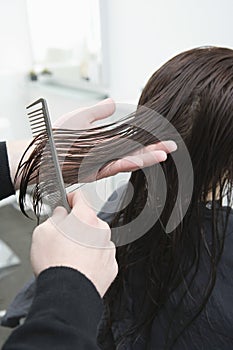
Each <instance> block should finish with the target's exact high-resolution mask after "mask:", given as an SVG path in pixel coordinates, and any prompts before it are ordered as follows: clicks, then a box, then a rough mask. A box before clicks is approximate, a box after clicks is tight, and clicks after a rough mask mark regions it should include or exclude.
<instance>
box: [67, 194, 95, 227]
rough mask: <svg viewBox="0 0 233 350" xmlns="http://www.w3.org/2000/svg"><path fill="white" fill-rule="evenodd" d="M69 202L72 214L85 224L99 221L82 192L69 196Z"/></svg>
mask: <svg viewBox="0 0 233 350" xmlns="http://www.w3.org/2000/svg"><path fill="white" fill-rule="evenodd" d="M68 201H69V204H70V207H71V208H72V210H71V214H72V215H75V216H76V217H77V218H79V219H80V220H82V221H83V222H87V223H88V222H90V221H92V222H94V223H95V224H96V221H97V220H98V218H97V215H96V213H95V212H94V210H93V209H92V208H91V206H90V203H88V201H87V198H86V197H85V195H84V194H83V192H82V191H81V190H77V191H74V192H72V193H71V194H69V195H68Z"/></svg>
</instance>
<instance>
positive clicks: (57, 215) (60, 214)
mask: <svg viewBox="0 0 233 350" xmlns="http://www.w3.org/2000/svg"><path fill="white" fill-rule="evenodd" d="M67 215H68V213H67V210H66V209H65V208H64V207H57V208H55V209H54V211H53V215H52V216H51V219H52V220H53V222H54V223H55V224H58V223H59V222H61V221H62V220H64V219H65V218H66V217H67Z"/></svg>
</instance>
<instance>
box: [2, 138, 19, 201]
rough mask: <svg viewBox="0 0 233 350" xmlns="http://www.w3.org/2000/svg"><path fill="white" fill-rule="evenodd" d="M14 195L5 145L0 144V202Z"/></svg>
mask: <svg viewBox="0 0 233 350" xmlns="http://www.w3.org/2000/svg"><path fill="white" fill-rule="evenodd" d="M14 193H15V189H14V186H13V184H12V181H11V176H10V169H9V163H8V157H7V150H6V143H5V142H0V200H1V199H3V198H6V197H8V196H11V195H12V194H14Z"/></svg>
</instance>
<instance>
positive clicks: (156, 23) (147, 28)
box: [106, 0, 233, 100]
mask: <svg viewBox="0 0 233 350" xmlns="http://www.w3.org/2000/svg"><path fill="white" fill-rule="evenodd" d="M106 4H107V5H108V8H107V11H106V13H107V16H108V23H109V32H108V33H107V36H108V41H109V48H110V50H109V55H110V91H111V94H112V96H113V97H115V98H116V99H119V100H124V99H129V100H134V99H136V98H137V97H138V95H139V94H140V90H141V88H142V87H143V86H144V84H145V82H146V81H147V79H148V78H149V77H150V75H151V74H152V73H153V72H154V71H155V70H156V69H157V68H158V67H159V66H160V65H161V64H162V63H164V62H165V61H166V60H168V59H169V58H171V57H172V56H174V55H175V54H177V53H179V52H181V51H183V50H186V49H189V48H192V47H195V46H201V45H217V46H230V47H233V21H232V14H233V1H232V0H222V1H218V0H195V1H191V0H110V1H108V3H107V1H106Z"/></svg>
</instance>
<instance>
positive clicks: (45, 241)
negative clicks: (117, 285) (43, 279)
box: [31, 191, 118, 297]
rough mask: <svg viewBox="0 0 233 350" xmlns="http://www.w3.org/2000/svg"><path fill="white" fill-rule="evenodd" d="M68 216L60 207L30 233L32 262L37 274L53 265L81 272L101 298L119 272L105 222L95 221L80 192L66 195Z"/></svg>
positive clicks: (94, 216) (96, 219) (113, 247)
mask: <svg viewBox="0 0 233 350" xmlns="http://www.w3.org/2000/svg"><path fill="white" fill-rule="evenodd" d="M68 199H69V203H70V206H71V207H72V211H71V213H70V214H67V212H66V210H65V209H64V208H62V207H58V208H56V209H55V210H54V213H53V215H52V217H51V218H50V219H48V220H47V221H45V222H44V223H43V224H41V225H39V226H38V227H37V228H36V229H35V230H34V232H33V237H32V246H31V263H32V267H33V270H34V273H35V274H36V275H38V274H39V273H40V272H42V271H43V270H45V269H47V268H49V267H52V266H67V267H71V268H73V269H76V270H78V271H80V272H82V273H83V274H84V275H85V276H86V277H87V278H88V279H90V281H91V282H92V283H93V284H94V285H95V287H96V289H97V291H98V292H99V294H100V296H101V297H103V295H104V294H105V292H106V291H107V289H108V288H109V286H110V284H111V283H112V281H113V280H114V279H115V277H116V275H117V271H118V266H117V262H116V259H115V246H114V244H113V243H112V242H111V240H110V238H111V231H110V228H109V226H108V224H107V223H105V222H104V221H102V220H100V219H99V218H97V216H96V214H95V212H94V211H93V210H92V209H91V208H90V207H89V206H88V205H87V203H86V201H85V200H84V198H83V197H82V193H81V191H75V192H73V193H72V194H70V195H69V198H68Z"/></svg>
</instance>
